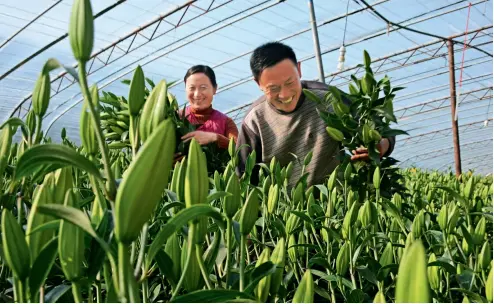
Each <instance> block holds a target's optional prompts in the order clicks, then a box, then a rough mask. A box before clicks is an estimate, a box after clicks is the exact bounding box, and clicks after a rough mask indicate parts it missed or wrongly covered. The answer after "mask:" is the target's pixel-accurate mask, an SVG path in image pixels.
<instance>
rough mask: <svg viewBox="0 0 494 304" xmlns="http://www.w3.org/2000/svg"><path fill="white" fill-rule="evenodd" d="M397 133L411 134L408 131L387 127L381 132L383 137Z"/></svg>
mask: <svg viewBox="0 0 494 304" xmlns="http://www.w3.org/2000/svg"><path fill="white" fill-rule="evenodd" d="M397 135H410V134H408V132H406V131H403V130H398V129H387V130H384V131H382V132H381V136H382V137H391V136H397Z"/></svg>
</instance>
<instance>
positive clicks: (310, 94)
mask: <svg viewBox="0 0 494 304" xmlns="http://www.w3.org/2000/svg"><path fill="white" fill-rule="evenodd" d="M302 91H303V92H304V95H305V96H306V97H307V98H308V99H309V100H310V101H312V102H315V103H321V100H320V99H319V97H317V95H316V94H314V93H313V92H312V91H311V90H308V89H302Z"/></svg>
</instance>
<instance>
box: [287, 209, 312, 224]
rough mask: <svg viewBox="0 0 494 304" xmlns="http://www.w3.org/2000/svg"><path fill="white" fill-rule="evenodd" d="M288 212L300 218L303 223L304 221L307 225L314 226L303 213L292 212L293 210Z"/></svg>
mask: <svg viewBox="0 0 494 304" xmlns="http://www.w3.org/2000/svg"><path fill="white" fill-rule="evenodd" d="M290 212H291V213H293V214H295V215H296V216H298V217H299V218H301V219H302V220H303V221H306V222H307V223H309V224H311V225H313V224H314V222H313V221H312V219H311V218H310V217H309V216H308V215H307V214H305V213H304V212H301V211H293V210H290Z"/></svg>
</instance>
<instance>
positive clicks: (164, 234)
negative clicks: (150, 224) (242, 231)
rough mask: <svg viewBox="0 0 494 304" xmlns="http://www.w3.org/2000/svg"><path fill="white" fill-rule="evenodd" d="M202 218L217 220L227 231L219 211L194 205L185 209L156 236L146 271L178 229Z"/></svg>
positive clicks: (205, 206) (147, 259) (148, 257)
mask: <svg viewBox="0 0 494 304" xmlns="http://www.w3.org/2000/svg"><path fill="white" fill-rule="evenodd" d="M201 216H210V217H212V218H214V219H216V220H217V223H218V225H220V226H221V228H223V229H225V226H226V223H225V221H224V218H223V216H222V215H221V213H219V212H218V211H217V209H215V208H213V207H211V206H208V205H205V204H204V205H203V204H199V205H192V206H190V207H189V208H186V209H183V210H181V211H180V212H178V213H177V214H176V215H175V216H173V217H172V218H171V219H170V220H169V221H168V222H167V223H166V224H165V225H164V226H163V227H162V228H161V230H160V232H159V233H158V234H157V235H156V238H155V239H154V240H153V242H152V243H151V246H150V247H149V251H148V255H147V256H146V263H145V265H146V267H145V268H146V271H147V270H148V269H149V267H150V266H151V262H152V261H153V259H154V256H155V255H156V254H157V253H158V251H159V250H160V249H161V248H162V247H163V245H164V244H165V243H166V240H168V238H169V237H170V236H171V235H172V234H173V233H175V231H177V230H178V229H180V228H182V227H183V226H184V225H186V224H187V223H188V222H189V221H192V220H194V219H196V218H198V217H201Z"/></svg>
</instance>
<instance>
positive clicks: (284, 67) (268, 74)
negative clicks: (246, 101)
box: [258, 59, 302, 112]
mask: <svg viewBox="0 0 494 304" xmlns="http://www.w3.org/2000/svg"><path fill="white" fill-rule="evenodd" d="M300 76H301V73H300V65H295V64H293V62H292V61H291V60H289V59H285V60H283V61H280V62H279V63H277V64H276V65H274V66H272V67H269V68H267V69H264V71H262V73H261V75H260V77H259V81H258V85H259V87H260V88H261V90H262V91H263V92H264V94H265V95H266V98H267V99H268V101H269V102H271V104H272V105H273V106H275V107H276V108H277V109H279V110H282V111H285V112H292V111H293V110H295V107H296V106H297V103H298V99H299V98H300V95H301V93H302V84H301V82H300Z"/></svg>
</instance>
